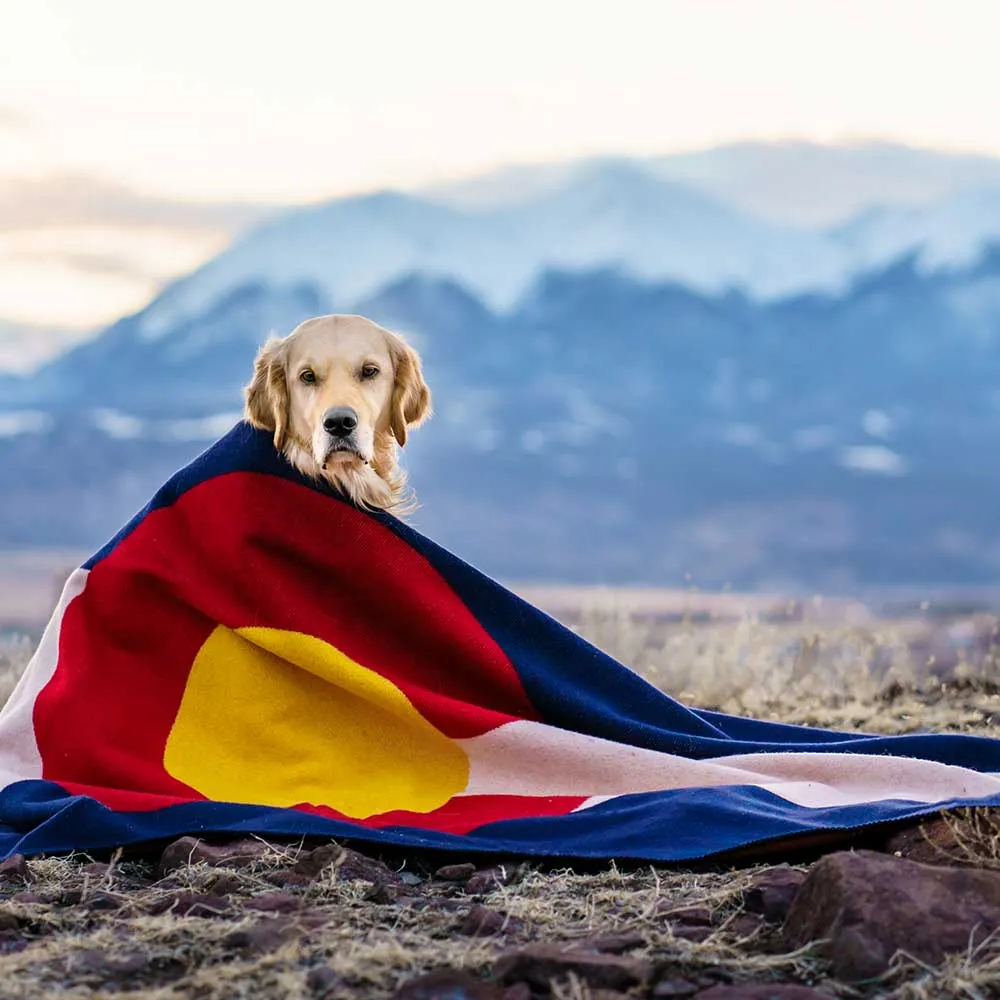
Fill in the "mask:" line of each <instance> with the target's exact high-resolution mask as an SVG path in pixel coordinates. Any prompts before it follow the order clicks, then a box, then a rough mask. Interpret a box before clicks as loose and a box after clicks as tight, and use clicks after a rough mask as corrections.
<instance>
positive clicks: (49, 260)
mask: <svg viewBox="0 0 1000 1000" xmlns="http://www.w3.org/2000/svg"><path fill="white" fill-rule="evenodd" d="M17 257H18V259H19V260H20V261H21V262H23V263H28V264H30V263H38V264H43V265H55V266H57V267H64V268H69V269H70V270H73V271H78V272H80V273H81V274H92V275H108V276H113V277H121V278H129V279H131V280H135V281H143V282H152V283H154V284H159V283H161V282H163V281H166V280H167V279H168V278H171V277H173V274H172V272H170V271H158V270H156V269H155V268H152V267H149V266H145V265H144V264H143V263H142V262H140V261H138V260H137V259H136V258H135V257H134V256H133V255H131V254H127V253H120V254H119V253H100V252H93V251H83V250H51V251H41V252H39V251H28V252H20V253H18V254H17Z"/></svg>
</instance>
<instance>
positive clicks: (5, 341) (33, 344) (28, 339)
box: [0, 319, 84, 389]
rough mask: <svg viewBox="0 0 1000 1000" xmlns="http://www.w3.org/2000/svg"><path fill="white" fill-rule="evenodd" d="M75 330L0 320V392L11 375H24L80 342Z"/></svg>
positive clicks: (78, 334)
mask: <svg viewBox="0 0 1000 1000" xmlns="http://www.w3.org/2000/svg"><path fill="white" fill-rule="evenodd" d="M83 336H84V335H83V334H81V332H80V331H79V330H72V329H63V328H60V327H45V326H38V325H36V324H33V323H17V322H14V321H12V320H5V319H0V389H2V387H3V385H4V384H5V381H6V375H7V374H8V373H11V372H27V371H30V370H31V369H32V368H35V367H36V366H37V365H40V364H41V363H42V362H43V361H47V360H48V359H49V358H51V357H53V356H55V355H57V354H59V353H60V352H61V351H63V350H65V349H66V348H67V347H68V346H69V345H70V344H72V343H74V342H75V341H78V340H81V339H82V338H83Z"/></svg>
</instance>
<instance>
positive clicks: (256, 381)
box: [244, 315, 431, 514]
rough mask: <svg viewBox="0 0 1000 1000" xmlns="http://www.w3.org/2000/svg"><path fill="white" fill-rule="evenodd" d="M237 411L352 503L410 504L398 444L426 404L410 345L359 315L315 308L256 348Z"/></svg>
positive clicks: (388, 507)
mask: <svg viewBox="0 0 1000 1000" xmlns="http://www.w3.org/2000/svg"><path fill="white" fill-rule="evenodd" d="M244 400H245V408H244V418H245V419H246V420H247V422H248V423H250V424H251V425H252V426H254V427H257V428H259V429H261V430H265V431H270V432H271V433H273V435H274V446H275V448H277V449H278V451H280V452H281V453H282V454H283V455H284V456H285V458H286V459H287V460H288V461H289V462H290V463H291V464H292V465H293V466H294V467H295V468H296V469H298V471H299V472H301V473H302V474H303V475H305V476H308V477H310V478H312V479H316V480H325V481H326V482H327V483H329V484H330V485H331V486H333V487H334V488H335V489H336V490H338V491H339V492H340V493H342V494H344V495H346V496H347V497H348V498H349V499H350V500H351V501H352V502H353V503H355V504H356V505H357V506H359V507H363V508H366V509H369V510H384V511H389V512H391V513H393V514H405V513H408V512H409V511H410V510H412V509H413V507H414V506H415V497H414V495H413V493H412V491H411V490H409V489H408V488H407V484H406V475H405V473H404V472H403V470H402V469H400V467H399V465H398V464H397V448H401V447H402V446H403V445H405V444H406V439H407V435H408V433H409V431H410V429H411V428H413V427H417V426H419V425H420V424H422V423H423V422H424V421H425V420H426V419H427V418H428V417H429V416H430V413H431V393H430V389H429V388H428V387H427V384H426V382H425V381H424V376H423V369H422V366H421V361H420V357H419V355H418V354H417V352H416V351H415V350H414V349H413V348H412V347H411V346H410V345H409V344H407V343H406V342H405V341H404V340H403V338H402V337H400V336H399V335H398V334H395V333H392V332H390V331H389V330H386V329H383V328H382V327H381V326H379V325H378V324H377V323H373V322H372V321H371V320H369V319H365V317H363V316H352V315H332V316H319V317H316V318H315V319H309V320H306V321H305V322H304V323H300V324H299V325H298V326H297V327H296V328H295V329H294V330H293V331H292V332H291V333H290V334H289V335H288V336H287V337H284V338H280V337H272V338H271V339H270V340H268V341H267V343H265V344H264V346H263V347H262V348H261V349H260V351H259V353H258V354H257V358H256V360H255V362H254V374H253V378H252V380H251V381H250V383H249V384H248V385H247V386H246V387H245V389H244Z"/></svg>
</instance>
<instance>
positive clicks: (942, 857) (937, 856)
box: [885, 809, 1000, 868]
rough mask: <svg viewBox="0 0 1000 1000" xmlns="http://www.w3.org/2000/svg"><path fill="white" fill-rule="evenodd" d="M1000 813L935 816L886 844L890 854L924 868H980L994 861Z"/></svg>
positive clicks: (976, 812) (892, 838) (891, 838)
mask: <svg viewBox="0 0 1000 1000" xmlns="http://www.w3.org/2000/svg"><path fill="white" fill-rule="evenodd" d="M998 832H1000V810H996V809H976V810H969V811H968V812H963V813H961V814H954V813H952V814H947V815H944V816H934V817H932V818H930V819H926V820H924V821H923V822H921V823H914V824H912V825H910V826H907V827H904V828H903V829H902V830H897V831H896V832H895V833H894V834H892V835H891V836H890V837H889V839H888V840H887V841H886V845H885V849H886V851H887V852H888V853H889V854H895V855H896V856H897V857H901V858H907V859H908V860H910V861H919V862H920V863H921V864H925V865H940V866H944V867H949V868H950V867H956V868H963V867H964V868H979V867H980V866H981V864H982V862H981V858H982V857H984V856H985V857H995V855H996V847H995V845H996V840H997V833H998Z"/></svg>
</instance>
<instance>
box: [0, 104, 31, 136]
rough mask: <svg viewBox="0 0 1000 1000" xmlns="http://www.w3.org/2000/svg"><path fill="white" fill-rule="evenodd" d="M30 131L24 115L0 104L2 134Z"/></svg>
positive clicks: (0, 128) (0, 130)
mask: <svg viewBox="0 0 1000 1000" xmlns="http://www.w3.org/2000/svg"><path fill="white" fill-rule="evenodd" d="M30 129H31V126H30V125H29V124H28V119H27V118H25V117H24V115H22V114H21V113H20V112H19V111H15V110H14V109H13V108H8V107H5V106H4V105H2V104H0V132H28V131H30Z"/></svg>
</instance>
